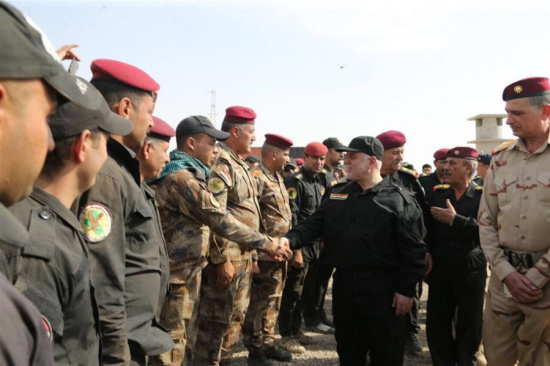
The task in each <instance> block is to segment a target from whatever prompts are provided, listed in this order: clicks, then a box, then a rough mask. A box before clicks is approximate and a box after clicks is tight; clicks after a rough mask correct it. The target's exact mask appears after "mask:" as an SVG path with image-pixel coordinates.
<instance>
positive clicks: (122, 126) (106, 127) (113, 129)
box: [99, 111, 134, 136]
mask: <svg viewBox="0 0 550 366" xmlns="http://www.w3.org/2000/svg"><path fill="white" fill-rule="evenodd" d="M99 128H100V129H102V130H103V131H105V132H108V133H110V134H111V135H118V136H126V135H127V134H129V133H130V132H132V130H133V128H134V124H133V123H132V122H130V120H127V119H126V118H123V117H121V116H119V115H118V114H116V113H114V112H110V111H109V117H108V118H107V119H106V120H104V122H103V123H102V124H101V126H99Z"/></svg>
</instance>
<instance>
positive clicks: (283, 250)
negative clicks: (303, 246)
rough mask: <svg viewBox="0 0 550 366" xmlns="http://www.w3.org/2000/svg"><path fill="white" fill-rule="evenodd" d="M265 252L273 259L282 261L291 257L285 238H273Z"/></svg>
mask: <svg viewBox="0 0 550 366" xmlns="http://www.w3.org/2000/svg"><path fill="white" fill-rule="evenodd" d="M264 251H266V252H267V253H268V254H269V255H270V256H271V257H272V258H273V259H275V260H278V261H283V260H286V259H288V258H290V256H291V255H292V250H290V247H289V243H288V239H287V238H285V237H280V238H273V240H272V241H271V242H269V243H267V245H266V246H265V249H264Z"/></svg>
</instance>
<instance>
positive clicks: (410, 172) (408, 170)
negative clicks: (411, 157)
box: [399, 167, 418, 178]
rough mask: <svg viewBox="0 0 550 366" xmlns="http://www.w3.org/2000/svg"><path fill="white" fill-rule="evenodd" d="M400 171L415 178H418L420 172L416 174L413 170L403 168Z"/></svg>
mask: <svg viewBox="0 0 550 366" xmlns="http://www.w3.org/2000/svg"><path fill="white" fill-rule="evenodd" d="M399 170H401V171H402V172H405V173H408V174H410V175H412V176H413V177H415V178H418V172H416V171H414V170H412V169H409V168H403V167H401V169H399Z"/></svg>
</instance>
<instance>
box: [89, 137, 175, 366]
mask: <svg viewBox="0 0 550 366" xmlns="http://www.w3.org/2000/svg"><path fill="white" fill-rule="evenodd" d="M107 151H108V154H109V157H108V159H107V161H106V162H105V164H104V165H103V167H102V168H101V170H100V172H99V174H98V175H97V179H96V184H95V185H94V186H93V187H92V188H91V189H90V190H88V191H86V192H85V193H84V194H83V195H82V197H81V198H80V200H79V202H78V212H79V220H80V223H81V225H82V227H83V229H84V232H85V234H86V239H87V242H88V249H89V252H90V256H89V258H90V267H91V274H92V275H91V278H92V284H93V285H94V288H95V297H96V300H97V303H98V307H99V319H100V334H101V338H102V362H103V363H104V364H121V363H128V362H129V361H130V358H131V357H132V358H133V359H134V361H135V362H138V363H145V362H146V357H147V356H150V355H159V354H161V353H163V352H166V351H168V350H169V349H171V348H172V347H173V342H172V340H171V339H170V336H168V334H166V333H165V332H164V331H163V330H161V329H160V328H159V327H158V325H157V319H156V314H157V307H158V302H159V299H160V298H161V294H160V291H165V287H162V288H161V278H162V273H161V250H162V249H161V246H162V245H164V242H163V239H162V234H161V232H160V229H159V228H158V225H159V223H158V220H157V219H156V218H155V214H154V211H153V210H152V208H151V197H150V196H149V197H148V196H147V194H146V192H145V188H144V185H143V184H141V183H140V174H139V161H138V160H137V159H135V154H134V153H133V152H132V151H130V150H129V149H128V148H126V147H125V146H124V145H122V144H120V143H119V142H118V141H116V140H114V139H110V140H109V141H108V143H107ZM159 235H160V236H159ZM130 352H131V356H130Z"/></svg>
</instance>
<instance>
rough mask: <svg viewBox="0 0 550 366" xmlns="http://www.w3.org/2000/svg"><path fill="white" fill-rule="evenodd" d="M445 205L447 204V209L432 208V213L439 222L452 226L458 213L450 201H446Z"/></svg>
mask: <svg viewBox="0 0 550 366" xmlns="http://www.w3.org/2000/svg"><path fill="white" fill-rule="evenodd" d="M445 203H446V204H447V208H441V207H432V208H431V209H430V212H431V213H432V216H433V217H434V219H436V220H437V221H441V222H442V223H444V224H448V225H451V224H452V223H453V221H454V219H455V217H456V211H455V208H454V207H453V205H452V204H451V201H450V200H449V199H447V200H445Z"/></svg>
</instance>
